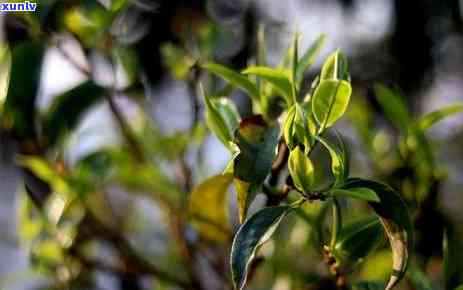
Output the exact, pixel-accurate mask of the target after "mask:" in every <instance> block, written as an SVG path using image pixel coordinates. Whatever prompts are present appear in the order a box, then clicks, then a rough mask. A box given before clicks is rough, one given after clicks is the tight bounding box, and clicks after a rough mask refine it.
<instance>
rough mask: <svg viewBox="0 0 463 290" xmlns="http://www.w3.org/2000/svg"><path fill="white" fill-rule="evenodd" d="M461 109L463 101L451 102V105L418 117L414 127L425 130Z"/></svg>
mask: <svg viewBox="0 0 463 290" xmlns="http://www.w3.org/2000/svg"><path fill="white" fill-rule="evenodd" d="M461 111H463V103H458V104H453V105H451V106H448V107H445V108H442V109H439V110H436V111H433V112H431V113H428V114H426V115H425V116H423V117H422V118H421V119H419V120H418V121H417V122H416V127H418V128H419V129H421V130H423V131H425V130H427V129H429V128H430V127H431V126H433V125H434V124H436V123H437V122H439V121H440V120H442V119H444V118H445V117H447V116H450V115H453V114H456V113H459V112H461Z"/></svg>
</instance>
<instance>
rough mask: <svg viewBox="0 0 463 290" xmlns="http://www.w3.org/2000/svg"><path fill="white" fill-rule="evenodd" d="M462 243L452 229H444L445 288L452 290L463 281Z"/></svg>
mask: <svg viewBox="0 0 463 290" xmlns="http://www.w3.org/2000/svg"><path fill="white" fill-rule="evenodd" d="M462 250H463V243H462V242H461V241H460V239H459V238H458V236H457V235H456V232H455V231H454V230H453V229H446V230H445V231H444V241H443V254H444V261H443V268H444V269H443V272H444V284H445V290H452V289H454V288H455V287H457V286H458V285H460V284H462V283H463V252H462Z"/></svg>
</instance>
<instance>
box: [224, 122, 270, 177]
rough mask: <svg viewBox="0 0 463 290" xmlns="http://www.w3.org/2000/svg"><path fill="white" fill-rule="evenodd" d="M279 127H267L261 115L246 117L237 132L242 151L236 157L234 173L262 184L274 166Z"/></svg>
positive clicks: (237, 140) (237, 141) (236, 175)
mask: <svg viewBox="0 0 463 290" xmlns="http://www.w3.org/2000/svg"><path fill="white" fill-rule="evenodd" d="M278 134H279V128H278V127H276V126H273V127H267V125H266V124H265V121H264V120H263V119H262V117H261V116H254V117H249V118H247V119H244V120H243V121H242V122H241V124H240V128H239V129H238V131H237V133H236V141H235V142H236V144H237V145H238V147H239V148H240V153H239V154H238V156H237V157H236V158H235V162H234V170H233V172H234V175H235V177H237V178H239V179H241V180H242V181H246V182H250V183H257V184H260V183H262V182H263V181H264V179H265V177H267V175H268V174H269V172H270V169H271V168H272V161H273V159H274V157H275V149H276V146H277V144H278Z"/></svg>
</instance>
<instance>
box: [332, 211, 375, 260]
mask: <svg viewBox="0 0 463 290" xmlns="http://www.w3.org/2000/svg"><path fill="white" fill-rule="evenodd" d="M382 239H383V229H382V226H381V223H380V221H379V219H378V218H377V217H376V216H370V217H367V218H363V219H360V220H357V221H355V222H351V223H349V224H347V225H344V226H343V228H342V230H341V233H340V235H339V236H338V238H337V242H336V243H335V245H334V248H333V249H332V252H333V255H334V257H335V258H336V261H337V262H339V263H341V265H354V264H356V263H358V262H359V261H361V260H362V259H363V258H365V257H366V256H367V255H368V254H369V253H371V252H372V251H373V250H374V249H375V248H376V247H377V246H378V244H379V243H380V242H381V240H382Z"/></svg>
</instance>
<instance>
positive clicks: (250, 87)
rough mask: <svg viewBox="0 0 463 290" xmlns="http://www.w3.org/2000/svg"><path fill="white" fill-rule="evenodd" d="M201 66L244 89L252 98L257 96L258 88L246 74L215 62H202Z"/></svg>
mask: <svg viewBox="0 0 463 290" xmlns="http://www.w3.org/2000/svg"><path fill="white" fill-rule="evenodd" d="M202 67H203V68H205V69H207V70H208V71H210V72H212V73H214V74H216V75H218V76H219V77H221V78H223V79H224V80H226V81H227V82H229V83H231V84H233V85H235V86H237V87H238V88H240V89H242V90H244V91H245V92H246V93H248V94H249V95H250V96H251V97H252V98H258V97H259V90H258V89H257V86H256V85H255V84H254V83H252V82H251V81H250V80H249V79H248V78H247V77H246V76H243V75H242V74H240V73H238V72H235V71H233V70H231V69H229V68H227V67H224V66H222V65H219V64H216V63H206V64H203V65H202Z"/></svg>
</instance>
